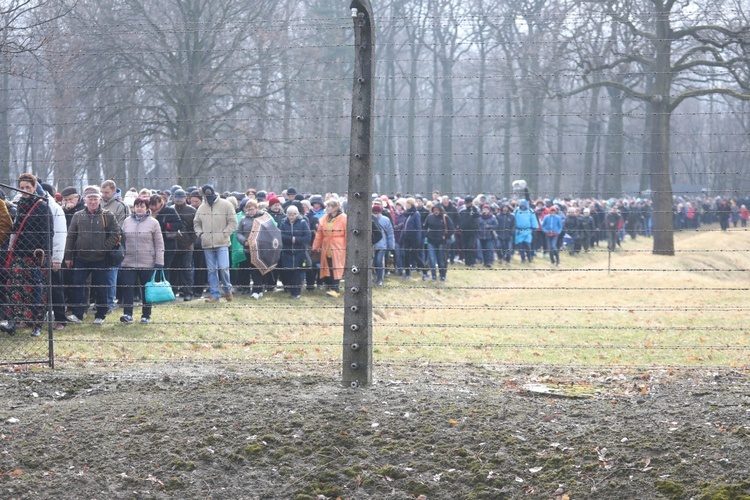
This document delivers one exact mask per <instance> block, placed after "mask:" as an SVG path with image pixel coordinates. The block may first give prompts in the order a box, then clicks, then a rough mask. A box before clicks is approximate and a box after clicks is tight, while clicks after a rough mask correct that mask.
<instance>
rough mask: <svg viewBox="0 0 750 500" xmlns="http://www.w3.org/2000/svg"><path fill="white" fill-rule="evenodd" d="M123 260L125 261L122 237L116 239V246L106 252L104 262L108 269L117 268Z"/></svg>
mask: <svg viewBox="0 0 750 500" xmlns="http://www.w3.org/2000/svg"><path fill="white" fill-rule="evenodd" d="M123 260H125V245H124V244H123V241H122V236H120V237H119V238H117V245H115V247H114V248H113V249H112V250H110V251H109V252H107V255H106V256H105V257H104V261H105V263H106V264H107V266H109V267H117V266H119V265H120V264H122V261H123Z"/></svg>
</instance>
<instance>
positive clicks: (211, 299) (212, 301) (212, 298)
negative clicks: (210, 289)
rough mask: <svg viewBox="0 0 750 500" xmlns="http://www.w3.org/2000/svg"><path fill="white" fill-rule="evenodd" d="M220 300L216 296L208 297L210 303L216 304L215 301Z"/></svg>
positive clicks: (207, 300)
mask: <svg viewBox="0 0 750 500" xmlns="http://www.w3.org/2000/svg"><path fill="white" fill-rule="evenodd" d="M218 301H219V299H217V298H216V297H209V298H207V299H206V302H208V303H209V304H214V303H216V302H218Z"/></svg>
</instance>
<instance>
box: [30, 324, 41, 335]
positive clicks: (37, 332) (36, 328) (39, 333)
mask: <svg viewBox="0 0 750 500" xmlns="http://www.w3.org/2000/svg"><path fill="white" fill-rule="evenodd" d="M41 334H42V329H41V328H39V327H38V326H35V327H34V329H33V330H31V336H32V337H38V336H40V335H41Z"/></svg>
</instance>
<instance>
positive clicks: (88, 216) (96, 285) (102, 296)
mask: <svg viewBox="0 0 750 500" xmlns="http://www.w3.org/2000/svg"><path fill="white" fill-rule="evenodd" d="M83 200H84V203H85V205H86V209H85V210H80V211H78V212H76V213H75V214H73V218H72V220H71V223H70V227H69V228H68V237H67V240H66V241H65V265H66V267H68V268H70V269H72V270H73V272H72V290H71V292H72V293H71V298H70V299H71V300H70V302H71V314H69V315H68V316H67V320H68V322H70V323H81V322H82V319H83V314H84V312H85V311H86V306H87V305H88V304H86V303H85V297H84V296H85V293H84V292H85V283H86V280H87V279H88V277H89V275H91V287H92V289H93V291H94V293H95V297H96V316H95V318H94V324H95V325H101V324H102V323H104V318H106V316H107V313H108V312H109V305H108V304H107V300H108V299H107V296H108V292H109V289H110V287H114V286H115V282H113V280H112V279H111V278H112V276H111V274H112V273H110V272H109V271H110V266H109V265H108V264H107V262H106V256H107V252H109V251H110V250H112V249H113V248H114V247H115V245H116V244H117V241H118V240H119V239H120V226H119V224H117V219H116V218H115V216H114V214H113V213H112V212H109V211H107V210H103V209H102V208H101V206H100V204H101V192H100V190H99V186H87V187H86V189H84V191H83Z"/></svg>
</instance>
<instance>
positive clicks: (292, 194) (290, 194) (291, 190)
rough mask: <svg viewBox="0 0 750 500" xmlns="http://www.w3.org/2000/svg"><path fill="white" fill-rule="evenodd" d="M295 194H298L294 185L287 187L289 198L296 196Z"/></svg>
mask: <svg viewBox="0 0 750 500" xmlns="http://www.w3.org/2000/svg"><path fill="white" fill-rule="evenodd" d="M295 194H297V190H296V189H294V188H293V187H291V188H287V190H286V196H287V198H294V195H295Z"/></svg>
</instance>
